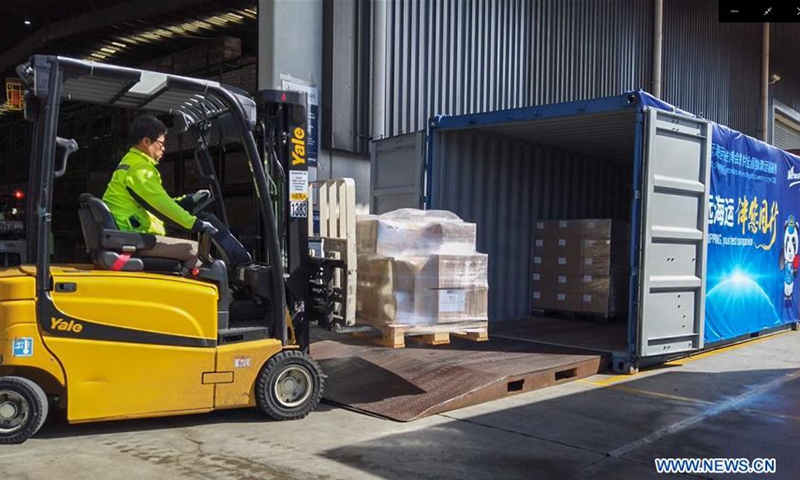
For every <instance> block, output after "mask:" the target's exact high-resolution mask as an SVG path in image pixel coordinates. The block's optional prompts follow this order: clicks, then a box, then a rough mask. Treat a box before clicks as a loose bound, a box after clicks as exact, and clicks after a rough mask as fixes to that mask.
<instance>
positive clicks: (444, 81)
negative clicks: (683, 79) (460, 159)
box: [386, 0, 653, 136]
mask: <svg viewBox="0 0 800 480" xmlns="http://www.w3.org/2000/svg"><path fill="white" fill-rule="evenodd" d="M387 11H388V19H387V25H388V26H387V36H388V40H387V55H386V65H387V67H386V68H387V73H386V82H387V83H386V102H387V104H386V136H395V135H400V134H403V133H408V132H413V131H417V130H420V129H422V128H424V127H425V124H426V122H427V119H428V117H429V116H431V115H433V114H451V115H456V114H461V113H478V112H485V111H491V110H499V109H506V108H514V107H522V106H529V105H537V104H545V103H557V102H564V101H571V100H583V99H589V98H596V97H604V96H609V95H617V94H619V93H620V92H623V91H626V90H634V89H637V88H642V87H644V88H645V89H647V88H648V87H649V86H650V83H649V82H650V72H651V61H650V58H651V52H652V25H653V21H652V14H653V6H652V2H650V1H636V2H632V1H630V0H616V1H602V2H598V1H592V2H578V1H563V0H533V1H531V0H469V1H468V0H463V1H459V0H451V1H441V0H419V1H407V0H389V1H388V2H387Z"/></svg>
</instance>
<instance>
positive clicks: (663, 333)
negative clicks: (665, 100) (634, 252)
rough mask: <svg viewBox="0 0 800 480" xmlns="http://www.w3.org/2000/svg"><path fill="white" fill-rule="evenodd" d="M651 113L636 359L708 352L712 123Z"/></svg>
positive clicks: (644, 178) (647, 131)
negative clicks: (705, 349)
mask: <svg viewBox="0 0 800 480" xmlns="http://www.w3.org/2000/svg"><path fill="white" fill-rule="evenodd" d="M646 113H647V115H646V122H647V123H646V137H645V138H646V143H645V165H644V169H645V170H644V175H643V183H644V185H643V186H642V192H644V197H643V207H644V208H643V211H644V218H643V222H642V224H643V226H644V227H643V231H642V257H641V267H640V268H641V269H642V270H641V276H640V278H641V279H642V280H641V282H642V283H641V285H640V289H639V292H640V293H639V295H640V298H639V300H640V302H639V319H638V330H637V332H638V333H637V347H638V348H637V350H638V351H637V356H638V357H640V358H641V357H650V356H656V355H667V354H672V353H678V352H688V351H691V350H698V349H700V348H703V322H704V319H705V288H706V279H705V274H706V236H707V234H708V195H709V181H710V164H711V125H710V124H709V122H707V121H705V120H701V119H697V118H692V117H688V116H683V115H677V114H674V113H669V112H664V111H660V110H655V109H653V110H648V111H647V112H646Z"/></svg>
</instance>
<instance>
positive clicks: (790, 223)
mask: <svg viewBox="0 0 800 480" xmlns="http://www.w3.org/2000/svg"><path fill="white" fill-rule="evenodd" d="M783 227H784V232H783V250H781V258H780V266H781V270H783V296H784V299H786V300H791V298H792V292H793V291H794V277H796V276H797V267H798V264H800V256H798V255H797V242H798V235H797V227H798V225H797V221H796V220H795V218H794V215H789V218H788V219H786V222H784V224H783Z"/></svg>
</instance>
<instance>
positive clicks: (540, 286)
mask: <svg viewBox="0 0 800 480" xmlns="http://www.w3.org/2000/svg"><path fill="white" fill-rule="evenodd" d="M534 235H535V236H534V244H533V257H532V275H533V277H532V286H533V288H532V298H531V306H532V308H533V309H538V310H543V311H546V312H553V313H556V312H564V313H570V314H585V315H590V316H600V317H605V318H608V317H611V316H617V315H621V314H623V313H625V311H626V310H627V306H628V305H627V293H628V291H627V287H624V288H623V284H624V285H627V283H626V279H627V272H628V271H629V270H628V262H629V251H630V250H629V249H630V229H629V227H628V224H626V223H625V222H621V221H617V220H609V219H577V220H545V221H539V222H537V223H536V225H535V228H534Z"/></svg>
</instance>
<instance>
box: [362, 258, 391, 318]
mask: <svg viewBox="0 0 800 480" xmlns="http://www.w3.org/2000/svg"><path fill="white" fill-rule="evenodd" d="M357 292H358V293H357V295H356V317H357V318H358V322H359V323H366V324H370V325H388V324H390V323H394V321H395V317H397V300H396V297H395V289H394V259H393V258H391V257H384V256H381V255H375V254H368V255H359V256H358V280H357Z"/></svg>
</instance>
